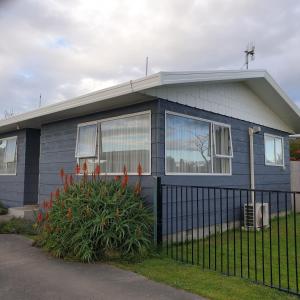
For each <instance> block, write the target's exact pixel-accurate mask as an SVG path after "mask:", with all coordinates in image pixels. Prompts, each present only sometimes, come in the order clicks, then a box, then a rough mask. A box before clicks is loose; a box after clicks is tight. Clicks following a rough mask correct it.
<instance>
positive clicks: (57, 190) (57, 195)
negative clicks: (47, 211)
mask: <svg viewBox="0 0 300 300" xmlns="http://www.w3.org/2000/svg"><path fill="white" fill-rule="evenodd" d="M55 198H56V200H58V198H59V189H56V192H55Z"/></svg>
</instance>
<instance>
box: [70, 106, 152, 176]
mask: <svg viewBox="0 0 300 300" xmlns="http://www.w3.org/2000/svg"><path fill="white" fill-rule="evenodd" d="M139 115H148V117H149V122H150V124H149V125H150V126H149V172H143V173H142V176H147V175H151V172H152V171H151V167H152V160H151V158H152V130H151V129H152V122H151V117H152V116H151V110H145V111H142V112H137V113H130V114H124V115H120V116H116V117H110V118H104V119H99V120H97V121H92V122H86V123H80V124H78V125H77V139H76V150H75V157H76V153H77V143H78V127H80V126H86V125H92V124H97V141H98V151H97V153H96V156H95V158H96V162H97V163H98V164H100V145H99V142H100V134H101V123H103V122H106V121H113V120H119V119H124V118H130V117H135V116H139ZM96 146H97V144H96ZM84 158H85V157H76V159H77V163H78V164H79V159H84ZM86 158H92V157H86ZM142 167H143V166H142ZM103 174H105V175H108V176H110V175H111V176H118V175H123V172H118V173H111V172H106V173H103ZM78 175H83V174H82V173H80V174H78ZM128 175H138V172H128Z"/></svg>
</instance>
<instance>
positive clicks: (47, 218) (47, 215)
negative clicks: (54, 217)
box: [45, 212, 49, 221]
mask: <svg viewBox="0 0 300 300" xmlns="http://www.w3.org/2000/svg"><path fill="white" fill-rule="evenodd" d="M45 219H46V220H47V221H48V220H49V213H48V212H47V213H46V216H45Z"/></svg>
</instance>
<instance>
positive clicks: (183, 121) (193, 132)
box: [166, 114, 212, 173]
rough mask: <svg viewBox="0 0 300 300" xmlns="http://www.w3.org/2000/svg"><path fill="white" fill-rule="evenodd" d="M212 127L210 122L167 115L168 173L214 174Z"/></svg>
mask: <svg viewBox="0 0 300 300" xmlns="http://www.w3.org/2000/svg"><path fill="white" fill-rule="evenodd" d="M210 126H211V125H210V123H209V122H205V121H201V120H196V119H191V118H186V117H182V116H177V115H172V114H167V120H166V168H167V170H166V171H167V172H169V173H211V172H212V164H211V153H210V152H211V151H210V149H211V139H210Z"/></svg>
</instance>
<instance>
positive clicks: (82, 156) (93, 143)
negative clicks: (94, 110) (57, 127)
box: [75, 122, 98, 170]
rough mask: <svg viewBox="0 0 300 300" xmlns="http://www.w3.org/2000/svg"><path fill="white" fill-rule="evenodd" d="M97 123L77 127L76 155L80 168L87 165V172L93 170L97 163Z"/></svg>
mask: <svg viewBox="0 0 300 300" xmlns="http://www.w3.org/2000/svg"><path fill="white" fill-rule="evenodd" d="M97 126H98V125H97V123H95V122H94V123H88V124H83V125H79V126H78V130H77V144H76V154H75V156H76V157H77V158H78V162H79V164H80V166H81V169H82V166H83V164H84V162H86V163H87V166H88V170H94V169H95V166H96V163H97V144H98V142H97Z"/></svg>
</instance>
